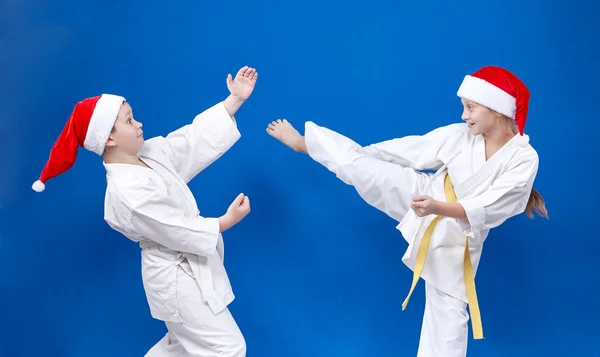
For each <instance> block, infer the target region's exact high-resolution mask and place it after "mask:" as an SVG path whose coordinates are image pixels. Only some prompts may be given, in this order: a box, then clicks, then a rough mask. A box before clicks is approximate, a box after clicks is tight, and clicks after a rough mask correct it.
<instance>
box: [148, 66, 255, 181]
mask: <svg viewBox="0 0 600 357" xmlns="http://www.w3.org/2000/svg"><path fill="white" fill-rule="evenodd" d="M257 78H258V72H256V70H255V69H254V68H249V67H247V66H244V67H242V68H241V69H240V70H239V72H238V73H237V75H236V77H235V79H232V77H231V75H228V76H227V88H228V89H229V92H230V95H229V96H228V97H227V98H226V99H225V100H224V101H222V102H220V103H218V104H216V105H214V106H212V107H211V108H209V109H207V110H205V111H203V112H202V113H200V114H198V115H197V116H196V118H194V120H193V122H192V123H191V124H189V125H186V126H184V127H183V128H180V129H178V130H175V131H174V132H172V133H170V134H169V135H167V137H166V138H164V142H163V144H164V145H161V147H162V148H163V152H164V153H165V154H166V155H167V156H168V157H169V158H170V160H171V162H172V163H173V165H174V166H175V168H176V170H177V172H178V173H179V175H180V176H181V177H182V178H183V180H184V181H185V182H186V183H187V182H189V181H190V180H191V179H193V178H194V177H195V176H196V175H197V174H198V173H200V172H201V171H202V170H204V169H205V168H206V167H208V166H209V165H211V164H212V163H213V162H215V161H216V160H217V159H219V158H220V157H221V156H222V155H223V154H224V153H225V152H226V151H228V150H229V149H230V148H231V147H232V146H233V144H235V143H236V142H237V141H238V140H239V138H240V137H241V134H240V132H239V130H238V128H237V125H236V121H235V117H234V116H235V114H236V113H237V111H238V110H239V109H240V107H241V106H242V105H243V104H244V103H245V101H246V100H247V99H248V98H249V97H250V95H251V94H252V92H253V90H254V86H255V84H256V80H257ZM159 140H160V139H159Z"/></svg>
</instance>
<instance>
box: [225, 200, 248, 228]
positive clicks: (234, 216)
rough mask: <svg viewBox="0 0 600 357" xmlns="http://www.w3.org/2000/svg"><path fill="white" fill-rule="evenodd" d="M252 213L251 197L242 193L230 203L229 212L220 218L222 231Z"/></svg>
mask: <svg viewBox="0 0 600 357" xmlns="http://www.w3.org/2000/svg"><path fill="white" fill-rule="evenodd" d="M248 213H250V198H249V197H248V196H245V195H244V194H243V193H240V194H239V195H238V196H237V197H236V198H235V200H233V202H232V203H231V205H229V208H228V209H227V213H225V214H224V215H223V216H221V217H220V218H219V225H220V228H221V232H225V231H226V230H228V229H229V228H231V227H233V226H235V225H236V224H238V223H239V222H240V221H241V220H242V219H244V218H245V217H246V216H247V215H248Z"/></svg>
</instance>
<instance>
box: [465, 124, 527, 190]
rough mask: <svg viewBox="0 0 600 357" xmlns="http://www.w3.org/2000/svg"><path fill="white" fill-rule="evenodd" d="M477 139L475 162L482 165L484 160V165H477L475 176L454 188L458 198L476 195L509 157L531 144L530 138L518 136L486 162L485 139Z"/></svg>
mask: <svg viewBox="0 0 600 357" xmlns="http://www.w3.org/2000/svg"><path fill="white" fill-rule="evenodd" d="M477 139H479V142H476V143H475V151H476V153H475V154H474V156H475V158H474V160H475V161H476V162H477V164H479V163H480V160H483V164H481V165H476V167H478V168H477V169H476V170H475V172H474V173H473V175H471V177H469V178H468V179H466V180H464V181H463V182H461V183H460V184H459V185H457V186H455V187H454V191H455V193H456V197H457V198H466V197H468V196H469V195H471V194H475V192H476V188H477V187H480V186H481V184H482V183H483V182H484V181H486V180H487V179H488V178H489V177H490V176H491V175H493V174H495V173H496V172H497V170H498V167H499V166H500V165H501V164H502V163H504V161H505V159H506V158H507V157H509V156H511V155H512V154H513V152H514V150H515V149H516V148H519V147H523V146H525V145H527V144H528V143H529V136H527V135H524V136H521V135H520V134H517V135H515V136H513V138H512V139H510V141H509V142H508V143H506V144H505V145H504V146H503V147H501V148H500V150H498V151H497V152H496V153H495V154H494V155H493V156H492V157H491V158H490V159H489V160H487V161H485V142H484V140H483V138H477ZM477 139H476V140H477Z"/></svg>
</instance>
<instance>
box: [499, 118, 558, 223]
mask: <svg viewBox="0 0 600 357" xmlns="http://www.w3.org/2000/svg"><path fill="white" fill-rule="evenodd" d="M495 115H496V116H497V117H498V118H499V120H500V121H501V125H507V126H509V127H510V129H511V130H512V133H513V134H515V135H517V134H518V133H519V128H518V127H517V123H515V121H514V120H513V119H511V118H509V117H507V116H506V115H504V114H501V113H498V112H495ZM534 212H535V213H537V215H538V216H540V217H543V218H546V219H547V218H548V209H547V208H546V203H545V202H544V198H543V197H542V195H540V193H539V192H537V191H536V190H535V189H533V188H532V189H531V194H530V195H529V201H527V205H526V206H525V214H527V217H529V218H533V217H534Z"/></svg>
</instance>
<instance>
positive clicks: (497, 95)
mask: <svg viewBox="0 0 600 357" xmlns="http://www.w3.org/2000/svg"><path fill="white" fill-rule="evenodd" d="M457 95H458V96H459V97H461V98H465V99H468V100H472V101H474V102H475V103H478V104H481V105H484V106H486V107H488V108H490V109H492V110H495V111H497V112H498V113H501V114H504V115H506V116H507V117H509V118H512V119H514V118H515V112H516V110H517V102H516V99H515V97H513V96H511V95H510V94H508V93H506V92H505V91H503V90H502V89H500V88H498V87H496V86H495V85H493V84H491V83H489V82H486V81H484V80H483V79H480V78H477V77H473V76H470V75H467V76H465V78H464V80H463V82H462V84H461V85H460V87H459V88H458V93H457Z"/></svg>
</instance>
